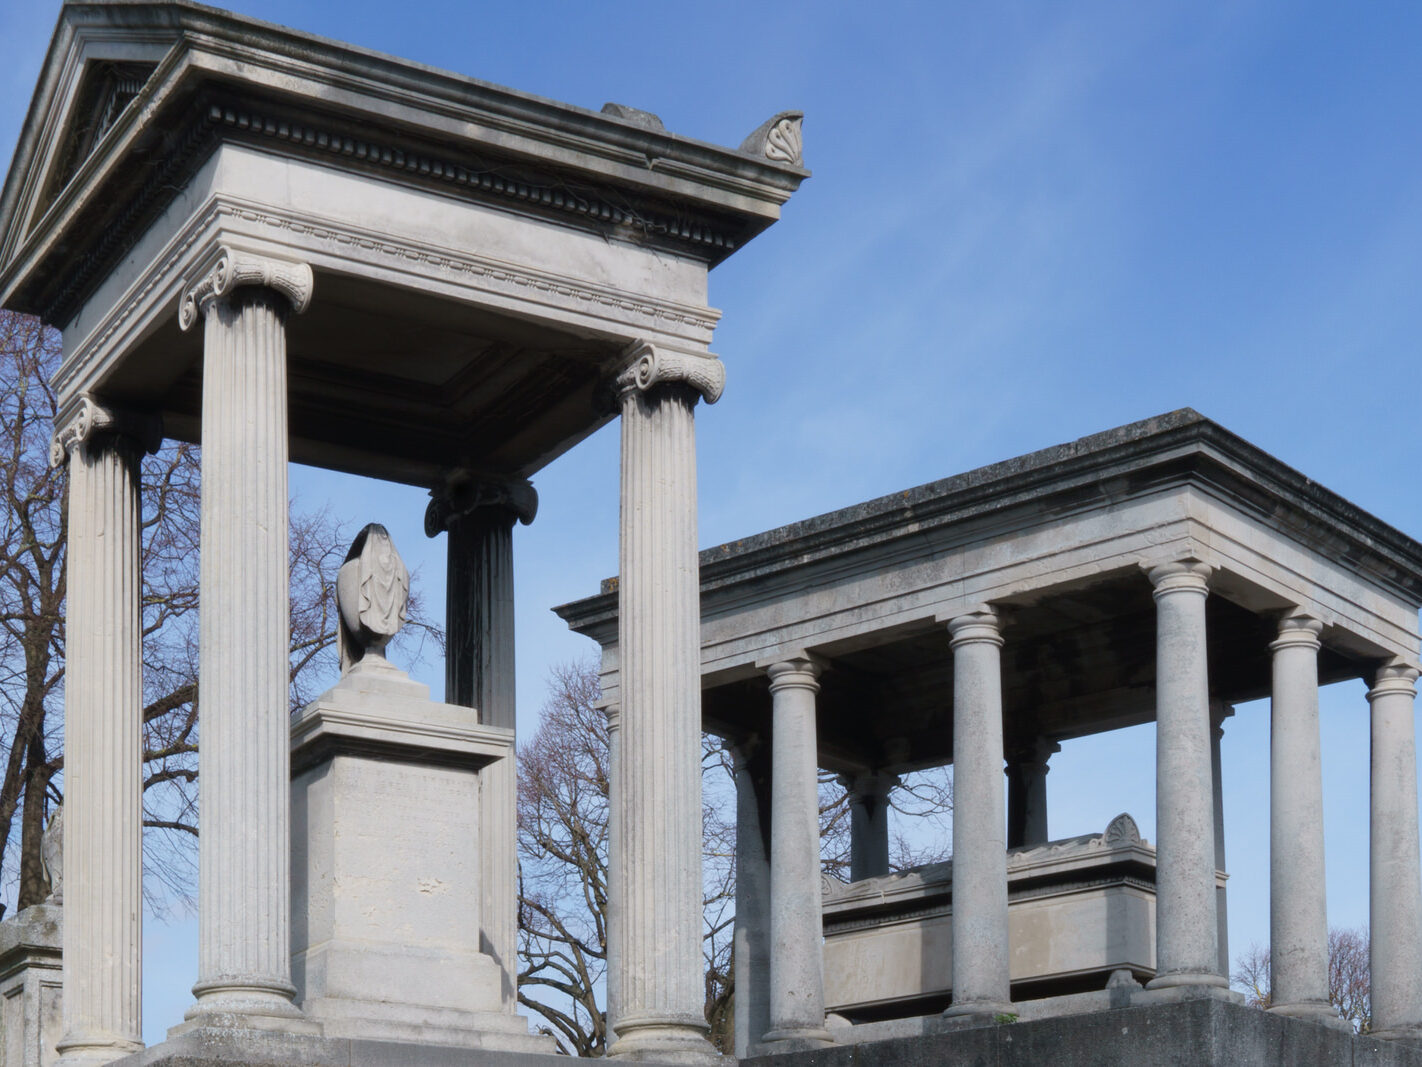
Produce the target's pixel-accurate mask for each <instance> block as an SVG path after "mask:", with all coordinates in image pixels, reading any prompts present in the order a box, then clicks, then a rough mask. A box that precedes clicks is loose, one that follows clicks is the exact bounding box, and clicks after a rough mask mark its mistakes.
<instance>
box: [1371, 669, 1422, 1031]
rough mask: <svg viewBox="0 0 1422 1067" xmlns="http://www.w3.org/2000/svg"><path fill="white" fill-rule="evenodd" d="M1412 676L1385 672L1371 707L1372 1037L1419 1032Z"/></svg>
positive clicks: (1421, 885)
mask: <svg viewBox="0 0 1422 1067" xmlns="http://www.w3.org/2000/svg"><path fill="white" fill-rule="evenodd" d="M1416 681H1417V671H1416V670H1415V669H1414V668H1412V667H1405V666H1393V667H1384V668H1382V670H1380V671H1379V672H1378V674H1377V678H1376V679H1375V681H1374V683H1373V688H1372V690H1371V691H1370V692H1369V693H1368V701H1369V702H1370V703H1371V705H1372V820H1371V827H1372V829H1371V840H1370V845H1371V852H1372V861H1371V865H1370V866H1371V899H1370V905H1371V917H1370V925H1371V929H1372V939H1371V943H1370V944H1371V948H1370V955H1371V960H1370V970H1371V976H1372V1008H1373V1017H1372V1024H1373V1033H1374V1034H1375V1035H1376V1036H1379V1037H1412V1038H1416V1037H1417V1036H1418V1035H1419V1033H1422V969H1419V961H1422V860H1419V850H1418V830H1417V741H1416V727H1415V724H1414V719H1413V698H1414V697H1416V695H1417V690H1416V689H1415V688H1414V687H1415V684H1416Z"/></svg>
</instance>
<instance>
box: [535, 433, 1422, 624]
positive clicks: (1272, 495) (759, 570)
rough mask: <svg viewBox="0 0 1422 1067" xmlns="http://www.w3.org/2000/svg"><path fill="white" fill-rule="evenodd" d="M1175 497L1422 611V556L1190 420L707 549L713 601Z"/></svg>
mask: <svg viewBox="0 0 1422 1067" xmlns="http://www.w3.org/2000/svg"><path fill="white" fill-rule="evenodd" d="M1113 484H1114V485H1115V488H1114V489H1112V488H1111V486H1112V485H1113ZM1170 485H1181V486H1185V485H1199V486H1201V487H1203V488H1206V489H1207V490H1208V491H1210V492H1211V493H1212V494H1215V495H1218V496H1220V497H1222V498H1224V499H1226V500H1227V501H1229V502H1230V503H1231V504H1232V505H1234V506H1236V507H1238V508H1240V509H1241V510H1243V511H1245V512H1246V513H1248V514H1252V515H1255V516H1257V517H1259V518H1260V519H1261V521H1263V522H1265V523H1266V524H1267V525H1268V526H1269V527H1271V528H1273V529H1275V530H1278V531H1280V533H1281V534H1283V535H1284V536H1291V537H1292V538H1294V539H1296V540H1299V541H1300V542H1302V543H1304V544H1306V545H1307V544H1311V543H1312V544H1315V545H1320V544H1321V543H1322V542H1324V541H1327V542H1329V555H1331V556H1337V555H1339V554H1340V553H1343V555H1342V557H1341V558H1347V559H1349V560H1353V561H1357V562H1355V566H1357V567H1359V568H1360V571H1361V572H1363V573H1366V574H1367V575H1368V578H1369V580H1370V581H1373V582H1376V583H1378V584H1379V585H1381V586H1383V587H1384V588H1386V589H1388V590H1390V591H1391V593H1392V595H1395V596H1397V597H1399V598H1400V599H1401V600H1402V601H1404V602H1406V603H1412V604H1418V603H1422V544H1419V543H1418V542H1417V541H1414V540H1413V539H1412V538H1410V537H1408V536H1406V535H1405V534H1403V533H1401V532H1400V531H1398V530H1397V529H1395V528H1393V527H1391V526H1388V525H1387V524H1386V523H1383V522H1382V521H1380V520H1379V519H1377V518H1375V517H1373V516H1372V515H1370V514H1368V513H1367V512H1365V511H1363V510H1362V509H1361V508H1358V507H1357V506H1356V505H1354V504H1351V503H1349V502H1348V501H1347V500H1345V499H1344V498H1342V497H1340V496H1338V495H1337V494H1336V493H1333V492H1331V491H1330V490H1327V489H1324V488H1323V487H1322V486H1320V485H1318V484H1317V483H1315V482H1313V481H1312V480H1310V479H1308V478H1306V477H1305V476H1304V475H1302V474H1300V473H1299V472H1298V471H1296V470H1294V469H1293V468H1292V467H1289V466H1287V465H1285V464H1284V463H1281V462H1280V461H1279V460H1277V459H1275V458H1274V457H1273V456H1271V455H1269V454H1268V453H1267V452H1264V451H1263V450H1262V449H1259V448H1256V447H1255V446H1254V445H1251V444H1249V442H1247V441H1245V440H1244V439H1243V438H1240V437H1238V436H1237V435H1235V434H1233V433H1230V432H1229V431H1228V430H1226V429H1224V428H1223V427H1222V426H1220V425H1218V424H1217V423H1214V422H1211V421H1210V420H1209V419H1206V418H1205V417H1203V416H1202V415H1200V414H1199V413H1197V412H1195V411H1192V410H1190V409H1188V408H1183V409H1181V410H1179V411H1174V412H1170V413H1169V414H1166V415H1161V416H1157V417H1156V418H1153V419H1146V420H1144V421H1142V422H1137V423H1132V424H1130V425H1127V426H1122V427H1119V428H1118V429H1115V430H1110V431H1107V432H1105V433H1101V434H1095V435H1093V436H1090V437H1084V438H1081V439H1080V440H1078V441H1074V442H1071V443H1069V444H1064V445H1059V446H1056V447H1054V448H1047V449H1043V450H1041V451H1038V452H1033V453H1030V454H1028V455H1025V456H1020V457H1017V458H1016V459H1011V460H1007V461H1005V462H1002V463H995V464H992V465H990V466H986V467H981V468H978V469H977V470H973V471H968V472H967V473H965V474H960V475H956V476H954V477H951V478H945V479H942V480H940V481H936V482H930V483H928V484H926V485H921V486H918V487H917V488H914V489H908V490H905V491H903V492H901V493H894V494H891V495H889V496H883V497H878V498H877V499H874V500H869V501H866V502H864V503H862V504H857V505H854V506H853V507H849V508H844V509H841V510H839V511H834V512H829V513H827V514H824V515H819V516H816V517H814V518H810V519H805V520H803V521H801V522H797V523H792V524H790V525H787V526H782V527H779V528H777V529H773V530H768V531H766V532H764V533H760V534H756V535H754V536H752V537H747V538H744V539H741V540H738V541H733V542H729V543H727V544H723V545H718V546H716V547H714V548H708V549H705V550H703V551H702V552H701V554H700V570H701V589H702V595H703V597H704V596H705V595H706V594H707V593H709V592H712V591H714V590H718V589H723V588H727V587H730V586H734V585H736V584H738V583H740V582H745V581H750V580H754V579H756V578H759V577H761V576H764V575H767V574H778V573H783V572H788V571H791V570H796V569H799V568H802V567H806V566H811V565H814V564H818V563H822V562H824V561H827V560H830V559H835V558H837V557H845V556H849V555H850V554H851V553H855V552H858V551H861V550H868V549H870V548H875V549H880V548H882V547H883V546H886V545H889V544H892V543H894V542H900V541H905V543H907V542H906V539H908V538H915V539H918V538H922V537H923V536H924V535H925V534H927V533H929V532H930V531H933V530H935V529H940V528H943V527H946V526H950V525H953V524H956V523H961V522H965V521H967V520H971V519H975V518H977V517H979V516H984V515H988V514H995V513H1003V512H1008V511H1010V510H1011V509H1013V508H1017V507H1023V506H1027V507H1032V508H1034V509H1038V510H1040V509H1042V508H1044V507H1051V508H1053V509H1057V510H1058V511H1059V510H1060V509H1061V508H1062V507H1063V506H1066V505H1067V503H1068V502H1071V506H1072V507H1074V508H1082V507H1090V506H1093V505H1095V504H1101V503H1104V502H1105V501H1106V498H1107V495H1108V491H1109V493H1110V494H1111V497H1110V498H1111V500H1116V501H1119V500H1120V499H1121V490H1122V488H1124V489H1125V491H1126V492H1131V493H1142V492H1146V491H1154V490H1155V489H1157V488H1163V487H1167V486H1170ZM1054 513H1055V512H1054ZM1333 546H1337V547H1336V548H1335V547H1333ZM1322 550H1323V549H1322V548H1320V551H1322ZM555 611H557V613H558V614H559V616H560V617H561V618H563V619H565V620H566V621H568V623H569V625H570V626H572V627H574V628H575V629H582V628H583V627H584V626H585V625H589V624H592V623H593V622H595V621H596V620H599V619H602V618H603V617H605V616H606V615H607V614H608V613H611V614H613V615H615V614H616V611H617V595H616V581H615V579H613V580H610V581H609V582H604V583H603V589H602V591H601V592H600V593H599V594H598V595H596V596H592V597H587V598H584V599H582V600H577V601H573V602H572V603H569V604H565V605H562V606H561V607H558V608H556V609H555Z"/></svg>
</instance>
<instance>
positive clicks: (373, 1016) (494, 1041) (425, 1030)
mask: <svg viewBox="0 0 1422 1067" xmlns="http://www.w3.org/2000/svg"><path fill="white" fill-rule="evenodd" d="M306 1011H307V1013H308V1014H309V1015H310V1016H311V1017H312V1018H313V1019H319V1020H320V1022H321V1027H322V1030H323V1032H324V1033H325V1035H326V1036H327V1037H330V1038H353V1039H358V1040H364V1041H383V1042H388V1041H398V1042H401V1043H407V1042H408V1043H414V1044H419V1045H449V1046H452V1047H456V1048H466V1049H502V1050H504V1051H508V1052H553V1051H555V1047H556V1043H555V1042H554V1041H553V1039H552V1038H550V1037H545V1036H542V1035H538V1034H530V1033H529V1032H528V1020H527V1019H525V1018H524V1017H523V1016H522V1015H514V1014H510V1013H506V1012H486V1011H453V1010H450V1009H440V1008H429V1007H417V1006H414V1005H406V1004H380V1003H375V1002H372V1001H368V1000H343V999H341V998H340V997H325V998H322V999H321V1000H318V1001H311V1002H308V1003H307V1005H306Z"/></svg>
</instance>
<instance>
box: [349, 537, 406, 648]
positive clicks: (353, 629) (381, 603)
mask: <svg viewBox="0 0 1422 1067" xmlns="http://www.w3.org/2000/svg"><path fill="white" fill-rule="evenodd" d="M409 602H410V572H409V571H408V570H406V569H405V561H404V560H402V559H401V558H400V553H399V552H397V551H396V549H395V542H393V541H392V540H390V534H389V532H388V531H387V530H386V529H385V527H384V526H382V525H380V523H378V522H372V523H369V524H367V525H366V526H364V527H363V528H362V529H361V531H360V533H358V534H356V537H355V540H354V541H352V542H351V549H350V551H349V552H347V553H346V561H345V562H344V563H343V564H341V569H340V571H339V572H337V574H336V605H337V607H338V608H339V609H340V615H341V627H340V649H341V673H342V674H344V673H345V672H346V671H348V670H350V669H351V668H352V667H353V666H355V664H357V663H359V662H361V661H362V660H364V659H366V658H367V657H372V658H374V659H377V660H381V661H383V660H384V659H385V646H386V645H388V644H389V643H390V640H391V638H393V637H394V636H395V635H396V634H397V633H398V632H399V631H400V627H401V626H403V625H404V623H405V609H406V607H407V605H408V604H409Z"/></svg>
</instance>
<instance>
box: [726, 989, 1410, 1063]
mask: <svg viewBox="0 0 1422 1067" xmlns="http://www.w3.org/2000/svg"><path fill="white" fill-rule="evenodd" d="M1045 1063H1049V1064H1052V1065H1053V1067H1246V1065H1248V1067H1255V1065H1257V1067H1274V1065H1278V1064H1288V1065H1289V1067H1362V1065H1364V1064H1367V1065H1369V1067H1373V1065H1376V1067H1384V1065H1386V1067H1418V1065H1422V1045H1403V1044H1401V1043H1388V1042H1380V1041H1375V1040H1371V1039H1368V1038H1359V1037H1354V1036H1353V1035H1351V1034H1348V1033H1344V1032H1341V1031H1339V1030H1336V1029H1333V1028H1331V1027H1327V1026H1323V1025H1321V1024H1318V1023H1314V1022H1310V1021H1305V1020H1300V1019H1289V1018H1284V1017H1280V1016H1275V1015H1270V1014H1268V1013H1266V1012H1261V1011H1257V1010H1255V1009H1252V1008H1245V1007H1243V1006H1241V1005H1237V1004H1230V1003H1227V1002H1225V1001H1221V1000H1219V999H1216V998H1213V997H1209V996H1198V997H1197V998H1196V999H1191V1000H1184V1001H1181V1002H1179V1003H1174V1004H1164V1005H1154V1006H1151V1007H1132V1008H1119V1009H1114V1010H1108V1011H1099V1012H1094V1013H1091V1014H1083V1015H1071V1016H1063V1017H1058V1018H1053V1019H1045V1020H1039V1021H1033V1022H1014V1023H1006V1024H1001V1025H988V1026H982V1027H977V1028H973V1029H967V1030H959V1031H956V1032H950V1033H939V1034H929V1035H925V1036H921V1037H905V1038H898V1039H893V1040H887V1041H879V1042H874V1043H871V1044H859V1045H848V1046H843V1047H839V1048H829V1049H823V1050H820V1051H817V1052H813V1053H789V1054H787V1055H783V1056H774V1057H772V1056H758V1057H752V1058H749V1059H744V1060H742V1061H741V1064H742V1067H940V1065H943V1064H969V1065H982V1067H1040V1065H1041V1064H1045Z"/></svg>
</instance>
